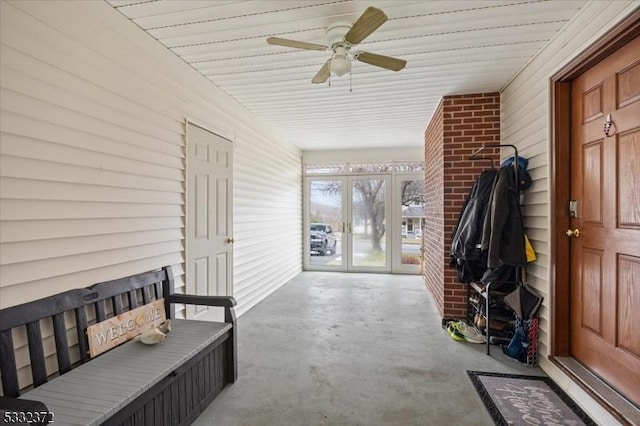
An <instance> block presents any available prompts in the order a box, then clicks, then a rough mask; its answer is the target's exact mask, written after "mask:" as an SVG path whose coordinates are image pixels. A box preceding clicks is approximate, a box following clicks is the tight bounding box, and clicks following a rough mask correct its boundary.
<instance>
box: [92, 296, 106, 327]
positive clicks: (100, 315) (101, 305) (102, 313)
mask: <svg viewBox="0 0 640 426" xmlns="http://www.w3.org/2000/svg"><path fill="white" fill-rule="evenodd" d="M94 306H95V308H96V322H102V321H104V320H106V319H107V307H106V303H105V302H104V299H103V300H98V301H97V302H96V303H94Z"/></svg>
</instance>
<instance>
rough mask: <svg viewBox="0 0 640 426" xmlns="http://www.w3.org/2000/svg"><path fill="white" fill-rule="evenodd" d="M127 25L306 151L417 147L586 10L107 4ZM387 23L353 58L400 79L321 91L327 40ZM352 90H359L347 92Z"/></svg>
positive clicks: (363, 75) (513, 3)
mask: <svg viewBox="0 0 640 426" xmlns="http://www.w3.org/2000/svg"><path fill="white" fill-rule="evenodd" d="M108 1H109V3H110V4H111V5H112V6H113V7H115V8H117V10H118V11H120V12H121V13H122V14H124V15H125V16H126V17H128V18H129V19H131V20H132V21H133V22H135V23H136V24H137V25H138V26H140V28H142V29H143V30H144V31H146V32H148V33H149V34H150V35H151V36H152V37H154V38H155V39H157V40H158V41H159V42H160V43H162V44H163V45H165V46H166V47H167V48H169V49H170V50H171V51H172V52H174V53H175V54H176V55H178V56H179V57H181V58H182V59H183V60H184V61H186V62H187V63H189V64H190V65H191V66H192V67H193V68H195V69H196V70H198V71H199V72H200V73H202V74H203V75H205V76H206V77H207V78H208V79H210V80H211V82H212V84H215V85H216V86H218V87H220V88H221V89H222V90H224V91H225V92H226V93H228V94H229V95H230V96H232V97H233V98H235V99H236V100H237V101H239V102H240V103H241V104H243V105H244V106H245V107H246V108H247V109H248V110H249V111H251V112H252V113H253V114H254V115H255V116H256V117H258V118H259V119H261V120H262V121H264V122H265V123H266V124H267V125H269V126H271V127H273V128H274V129H275V130H276V131H277V132H279V133H280V134H281V135H283V136H284V137H285V138H287V139H288V140H289V141H291V142H292V143H294V144H296V145H298V146H299V147H301V148H302V149H308V150H316V149H347V148H353V149H357V148H392V147H408V146H413V147H418V146H422V144H423V142H424V130H425V128H426V126H427V124H428V122H429V120H430V118H431V115H432V113H433V111H434V109H435V108H436V107H437V105H438V102H439V100H440V98H441V97H442V96H445V95H455V94H466V93H478V92H487V91H498V90H500V89H501V88H503V87H504V86H505V85H506V84H507V83H508V82H509V81H510V80H511V79H512V78H513V77H514V76H515V75H516V74H517V73H518V71H519V70H521V69H522V68H523V67H524V66H525V65H526V64H527V62H528V61H530V60H531V58H532V57H533V56H535V55H536V53H537V52H539V51H540V49H542V47H543V46H544V45H545V44H546V43H547V42H548V41H549V40H550V39H551V38H552V37H554V35H556V34H557V33H558V32H559V31H560V30H561V29H562V27H563V26H564V25H565V24H566V23H567V21H569V20H570V19H571V18H572V17H573V16H574V15H575V14H576V13H577V12H578V11H579V9H580V8H581V7H582V6H583V5H584V3H585V2H586V1H583V0H550V1H545V0H505V1H502V0H424V1H419V0H413V1H411V0H405V1H402V0H366V1H360V0H351V1H346V0H345V1H336V0H309V1H304V0H247V1H238V0H235V1H224V0H182V1H175V0H174V1H171V0H161V1H144V0H108ZM369 6H373V7H376V8H379V9H382V10H383V11H384V12H385V13H386V15H387V16H388V18H389V19H388V21H386V22H385V23H384V24H383V25H382V26H381V27H380V28H378V29H377V30H376V31H374V32H373V33H372V34H371V35H370V36H368V37H367V38H366V39H365V40H364V41H363V42H361V43H360V44H358V45H356V46H354V47H353V48H352V52H353V51H357V50H358V51H367V52H373V53H378V54H383V55H388V56H393V57H396V58H401V59H405V60H406V61H407V65H406V67H405V68H404V69H403V70H401V71H398V72H394V71H389V70H386V69H383V68H378V67H375V66H372V65H369V64H365V63H362V62H358V61H352V70H351V74H350V75H349V74H347V75H345V76H342V77H331V78H330V80H329V81H330V85H329V82H326V83H322V84H313V83H312V82H311V79H312V78H313V77H314V76H315V75H316V73H317V72H318V71H319V70H320V68H321V67H322V65H323V64H324V63H325V62H326V61H327V60H328V59H329V58H330V57H331V54H332V52H331V50H330V49H328V50H325V51H316V50H302V49H295V48H289V47H282V46H274V45H270V44H267V42H266V39H267V38H268V37H271V36H275V37H281V38H287V39H294V40H300V41H304V42H309V43H316V44H325V30H326V28H327V27H328V26H330V25H331V24H334V23H336V22H340V21H347V22H351V23H353V22H355V21H356V20H357V19H358V17H359V16H360V15H361V14H362V12H363V11H364V10H365V9H367V7H369ZM350 87H351V91H350Z"/></svg>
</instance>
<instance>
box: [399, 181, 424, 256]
mask: <svg viewBox="0 0 640 426" xmlns="http://www.w3.org/2000/svg"><path fill="white" fill-rule="evenodd" d="M400 191H401V193H400V197H398V199H400V202H401V204H402V205H401V211H402V228H401V229H402V258H401V262H402V264H403V265H419V264H420V245H421V243H422V230H423V229H424V220H425V219H424V180H422V179H416V180H402V182H401V184H400Z"/></svg>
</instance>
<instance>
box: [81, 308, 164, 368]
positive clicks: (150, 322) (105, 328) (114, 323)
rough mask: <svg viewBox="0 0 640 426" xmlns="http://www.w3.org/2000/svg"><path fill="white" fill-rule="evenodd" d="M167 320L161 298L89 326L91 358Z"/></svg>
mask: <svg viewBox="0 0 640 426" xmlns="http://www.w3.org/2000/svg"><path fill="white" fill-rule="evenodd" d="M166 320H167V315H166V312H165V310H164V299H159V300H155V301H153V302H150V303H148V304H146V305H144V306H140V307H139V308H136V309H133V310H131V311H127V312H123V313H122V314H120V315H118V316H115V317H112V318H109V319H107V320H105V321H102V322H99V323H97V324H94V325H90V326H89V327H87V336H88V338H89V356H90V357H91V358H93V357H95V356H98V355H100V354H101V353H103V352H106V351H108V350H109V349H111V348H114V347H116V346H118V345H120V344H122V343H124V342H127V341H129V340H131V339H133V338H134V337H136V336H137V335H139V334H141V333H144V332H145V331H147V330H149V329H150V328H151V327H153V326H154V325H158V324H162V323H163V322H165V321H166Z"/></svg>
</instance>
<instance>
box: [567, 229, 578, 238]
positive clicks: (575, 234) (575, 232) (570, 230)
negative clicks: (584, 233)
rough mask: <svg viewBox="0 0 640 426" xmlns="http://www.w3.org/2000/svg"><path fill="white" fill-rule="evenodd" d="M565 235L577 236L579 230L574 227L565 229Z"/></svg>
mask: <svg viewBox="0 0 640 426" xmlns="http://www.w3.org/2000/svg"><path fill="white" fill-rule="evenodd" d="M566 234H567V237H576V238H578V237H579V236H580V230H579V229H578V228H576V229H567V232H566Z"/></svg>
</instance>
